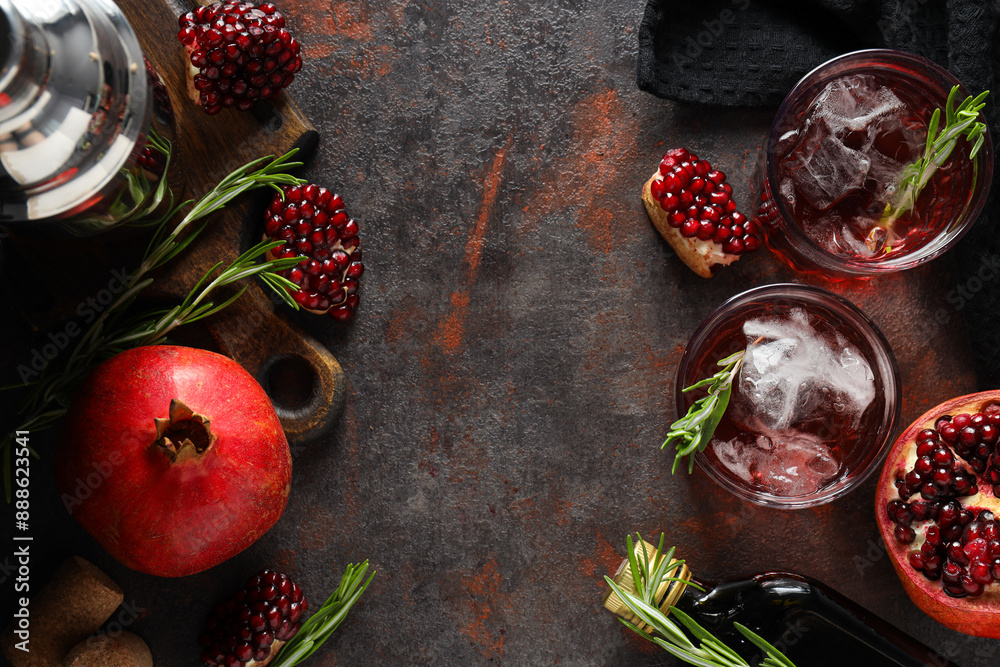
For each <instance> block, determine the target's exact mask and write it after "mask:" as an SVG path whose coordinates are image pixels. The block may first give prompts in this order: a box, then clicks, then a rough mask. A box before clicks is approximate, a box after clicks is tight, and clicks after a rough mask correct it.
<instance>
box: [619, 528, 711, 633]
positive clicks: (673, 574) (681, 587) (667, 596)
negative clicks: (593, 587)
mask: <svg viewBox="0 0 1000 667" xmlns="http://www.w3.org/2000/svg"><path fill="white" fill-rule="evenodd" d="M655 554H656V547H654V546H653V545H652V544H650V543H649V542H646V541H645V540H643V541H641V542H639V543H638V544H636V545H635V547H634V556H635V560H636V564H637V566H638V567H639V569H640V570H643V569H645V566H644V564H645V563H647V562H648V569H647V571H648V572H653V571H655V570H656V569H657V568H658V566H659V565H660V563H661V562H662V559H663V555H659V557H657V558H656V559H655V561H654V555H655ZM667 576H668V577H670V580H668V581H661V582H660V583H659V584H658V585H657V587H656V590H655V591H654V594H653V604H654V605H655V606H656V607H657V608H658V609H659V610H660V611H661V612H663V614H664V615H669V614H670V608H671V607H673V606H675V605H676V604H677V603H678V601H679V600H680V599H681V597H682V596H683V595H684V592H685V591H686V590H687V588H688V582H690V581H691V580H692V575H691V570H690V568H688V566H687V564H686V563H682V562H681V561H679V560H677V559H676V558H671V559H670V564H669V565H668V566H667ZM643 579H645V578H644V577H643ZM612 580H613V581H614V582H615V585H616V586H618V587H619V588H620V589H621V590H622V591H623V592H625V593H628V594H631V595H637V591H636V586H635V577H634V576H633V571H632V564H631V562H630V559H629V558H626V559H625V560H623V561H622V562H621V565H619V566H618V570H617V571H616V572H615V574H614V576H613V577H612ZM646 585H647V582H646V581H645V580H644V581H643V586H646ZM603 603H604V607H605V609H607V610H608V611H611V612H613V613H615V614H618V615H619V616H621V617H622V618H623V619H625V620H626V621H628V622H629V623H631V624H632V625H634V626H636V627H637V628H639V629H640V630H642V631H643V632H646V633H649V632H651V631H652V627H651V626H649V625H648V624H647V623H645V622H644V621H643V620H642V619H641V618H639V617H638V616H637V615H636V614H635V613H634V612H633V611H632V610H631V609H630V608H629V606H628V605H627V604H625V602H624V601H623V600H622V599H621V598H620V597H619V596H618V594H617V593H616V592H615V591H614V590H613V589H612V588H611V587H610V586H608V588H607V590H606V591H605V592H604V599H603Z"/></svg>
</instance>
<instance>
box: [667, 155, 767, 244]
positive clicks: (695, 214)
mask: <svg viewBox="0 0 1000 667" xmlns="http://www.w3.org/2000/svg"><path fill="white" fill-rule="evenodd" d="M725 180H726V175H725V174H724V173H722V172H721V171H718V170H715V169H712V166H711V165H710V164H709V163H708V161H707V160H700V159H698V156H697V155H694V154H693V153H691V152H689V151H688V150H687V149H685V148H674V149H671V150H669V151H667V154H666V155H665V156H664V157H663V160H662V161H661V162H660V178H656V179H654V180H653V182H652V183H651V184H650V192H651V193H652V196H653V198H654V199H656V200H657V201H659V202H660V207H661V208H662V209H663V210H664V211H667V212H668V214H669V215H668V218H667V221H668V224H670V226H671V227H675V228H679V229H680V233H681V235H682V236H684V237H686V238H695V237H697V238H698V239H701V240H702V241H713V242H715V243H718V244H720V245H722V250H723V252H725V253H728V254H731V255H739V254H742V253H744V252H751V251H753V250H756V249H757V248H758V247H760V239H759V238H758V237H757V228H756V224H757V223H752V225H751V221H749V220H747V217H746V216H745V215H743V214H742V213H740V212H738V211H737V210H736V204H735V202H733V201H732V191H733V188H732V186H731V185H729V184H728V183H726V182H725Z"/></svg>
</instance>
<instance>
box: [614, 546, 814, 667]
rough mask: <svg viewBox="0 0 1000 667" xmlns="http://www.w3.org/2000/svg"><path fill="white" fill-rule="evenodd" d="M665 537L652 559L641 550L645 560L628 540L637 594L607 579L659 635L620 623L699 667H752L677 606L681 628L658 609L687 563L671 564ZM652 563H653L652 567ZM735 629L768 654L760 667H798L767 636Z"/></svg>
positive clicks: (741, 627) (737, 625)
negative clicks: (661, 592) (664, 588)
mask: <svg viewBox="0 0 1000 667" xmlns="http://www.w3.org/2000/svg"><path fill="white" fill-rule="evenodd" d="M636 537H637V538H638V540H639V543H640V544H642V537H641V536H640V535H639V534H638V533H637V534H636ZM663 538H664V536H663V535H662V534H661V535H660V545H659V547H657V548H656V550H655V551H654V552H653V557H652V559H650V558H649V557H648V554H646V549H645V548H643V549H641V550H640V551H641V552H642V555H643V557H642V559H637V558H636V557H635V550H634V549H633V543H632V536H631V535H630V536H629V537H628V540H627V542H628V554H629V563H630V565H631V567H632V578H633V581H634V585H635V591H636V592H635V594H633V593H629V592H626V591H624V590H623V589H622V588H621V587H620V586H619V585H618V584H616V583H615V581H614V579H612V578H611V577H608V576H605V577H604V579H605V581H607V582H608V585H609V586H610V587H611V589H612V590H613V591H614V592H615V594H616V595H617V596H618V597H619V598H621V600H622V602H624V603H625V605H626V606H627V607H628V608H629V609H630V610H631V611H632V613H633V614H635V615H636V616H637V617H638V618H639V619H641V620H642V622H643V623H645V624H646V625H648V626H650V627H652V628H653V631H654V633H655V634H649V633H647V632H645V631H643V630H640V629H639V628H638V627H637V626H636V625H635V624H633V623H631V622H630V621H627V620H625V619H624V618H619V619H618V620H619V621H621V622H622V623H623V624H624V625H625V626H627V627H628V628H630V629H631V630H632V631H633V632H635V633H637V634H638V635H640V636H642V637H644V638H645V639H648V640H649V641H651V642H653V643H655V644H657V645H658V646H660V647H661V648H662V649H663V650H665V651H667V652H668V653H670V654H671V655H673V656H675V657H677V658H680V659H681V660H683V661H684V662H687V663H689V664H692V665H698V666H699V667H750V665H749V663H747V662H746V660H744V659H743V658H742V657H741V656H740V655H739V654H738V653H737V652H736V651H734V650H733V649H731V648H730V647H728V646H726V645H725V644H724V643H722V641H721V640H719V639H718V638H717V637H715V636H714V635H713V634H712V633H711V632H709V631H708V630H706V629H705V628H703V627H702V626H701V625H699V624H698V622H697V621H695V620H694V619H693V618H691V617H690V616H689V615H688V614H686V613H684V612H683V611H681V610H680V609H678V608H677V607H670V612H669V613H670V614H672V615H673V616H674V617H675V618H676V619H677V620H678V621H680V625H678V624H677V623H675V622H674V621H672V620H671V619H670V618H668V617H667V615H666V614H664V613H663V612H662V611H660V610H659V609H658V608H657V604H656V602H657V601H656V600H655V599H654V596H655V593H656V591H657V589H659V588H660V585H661V584H662V583H664V582H667V581H677V578H676V577H674V576H672V574H671V573H672V572H673V571H674V570H675V569H676V568H678V567H680V566H681V565H682V564H683V561H674V562H673V563H671V560H672V559H673V555H674V548H673V547H671V548H670V549H669V550H668V551H667V552H666V553H663ZM650 560H652V565H650ZM688 585H689V586H693V585H694V584H692V583H691V582H688ZM681 626H683V628H682V627H681ZM733 627H734V628H736V630H737V631H738V632H739V633H740V634H742V635H743V636H744V637H746V639H747V640H748V641H749V642H751V643H752V644H753V645H754V646H756V647H757V648H759V649H760V650H761V651H763V652H764V654H765V656H766V657H765V658H764V660H763V661H761V663H760V667H795V665H794V664H793V663H792V661H791V660H789V659H788V658H787V657H786V656H785V655H784V654H782V653H781V651H779V650H778V649H776V648H775V647H774V646H772V645H771V644H769V643H768V642H767V641H766V640H765V639H764V638H763V637H761V636H760V635H758V634H756V633H755V632H753V631H752V630H750V628H748V627H746V626H744V625H741V624H740V623H735V622H734V623H733ZM685 629H687V631H688V632H689V633H690V634H691V635H692V636H693V637H694V639H695V640H697V641H698V644H697V645H696V644H695V643H694V642H693V641H692V640H691V639H690V638H689V637H688V635H687V633H685V632H684V630H685Z"/></svg>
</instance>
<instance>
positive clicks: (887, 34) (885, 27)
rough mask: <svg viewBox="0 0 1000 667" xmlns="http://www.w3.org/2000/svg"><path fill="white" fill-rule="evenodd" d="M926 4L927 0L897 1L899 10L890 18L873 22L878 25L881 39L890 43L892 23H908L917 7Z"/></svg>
mask: <svg viewBox="0 0 1000 667" xmlns="http://www.w3.org/2000/svg"><path fill="white" fill-rule="evenodd" d="M925 4H927V0H903V2H900V3H899V5H898V6H899V12H898V13H897V14H896V15H895V16H893V17H891V18H883V19H879V21H878V22H877V23H876V24H875V25H877V26H878V29H879V32H881V33H882V39H884V40H885V41H886V43H891V42H892V38H893V31H892V28H893V26H894V25H909V23H910V19H912V17H913V15H914V14H916V13H917V9H919V8H920V5H925Z"/></svg>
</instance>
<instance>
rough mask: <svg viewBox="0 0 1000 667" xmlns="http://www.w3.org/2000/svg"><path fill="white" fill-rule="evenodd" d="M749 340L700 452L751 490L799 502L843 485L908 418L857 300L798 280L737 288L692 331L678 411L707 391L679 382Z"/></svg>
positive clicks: (739, 490)
mask: <svg viewBox="0 0 1000 667" xmlns="http://www.w3.org/2000/svg"><path fill="white" fill-rule="evenodd" d="M741 351H742V353H743V356H742V359H741V361H740V366H739V368H738V372H737V373H736V374H735V375H734V376H733V380H732V385H731V387H732V388H731V397H730V399H729V404H728V407H726V409H725V412H724V413H723V414H722V418H721V420H720V421H719V423H718V425H717V426H716V428H715V430H714V434H713V435H712V437H711V440H710V441H709V442H708V443H707V446H706V447H705V448H704V450H703V451H701V452H700V453H698V454H697V455H696V458H695V460H696V461H697V463H698V465H699V466H700V467H701V468H702V469H703V470H704V471H705V472H706V473H708V475H709V476H710V477H712V478H713V479H714V480H715V481H716V482H718V483H719V484H721V485H722V486H724V487H725V488H727V489H728V490H729V491H731V492H732V493H734V494H735V495H737V496H739V497H740V498H743V499H745V500H750V501H752V502H755V503H758V504H761V505H768V506H773V507H780V508H789V509H792V508H802V507H811V506H814V505H819V504H822V503H825V502H829V501H831V500H833V499H834V498H837V497H840V496H841V495H843V494H845V493H847V492H848V491H849V490H850V489H851V488H853V487H854V486H856V485H857V484H858V483H860V482H861V481H862V480H863V479H864V478H865V477H867V476H868V475H869V474H870V473H871V472H872V471H873V470H874V469H875V468H876V467H877V465H878V463H879V461H880V460H881V459H882V458H883V456H884V455H885V453H886V452H887V451H888V447H889V446H890V444H891V443H892V436H893V434H894V433H893V432H894V429H895V428H896V424H897V422H898V420H899V413H900V402H901V393H900V384H899V371H898V369H897V366H896V358H895V356H894V355H893V353H892V350H891V349H890V347H889V344H888V342H887V341H886V340H885V337H884V336H883V335H882V333H881V332H880V331H879V330H878V328H877V327H876V326H875V324H874V323H873V322H872V321H871V320H870V319H868V317H867V316H866V315H865V314H864V313H862V312H861V311H860V310H859V309H858V308H857V307H856V306H854V305H853V304H851V303H850V302H849V301H847V300H845V299H843V298H841V297H839V296H837V295H836V294H833V293H832V292H829V291H827V290H824V289H820V288H818V287H811V286H805V285H794V284H778V285H767V286H764V287H757V288H754V289H751V290H748V291H746V292H743V293H742V294H739V295H737V296H735V297H733V298H731V299H729V300H728V301H726V302H725V303H724V304H722V305H721V306H719V307H718V308H717V309H716V310H715V311H713V312H712V313H711V314H710V315H709V316H708V318H707V319H706V320H705V321H704V322H702V324H701V325H700V326H699V327H698V329H697V331H695V333H694V335H693V336H692V337H691V340H690V341H689V342H688V346H687V349H686V350H685V352H684V355H683V357H682V359H681V363H680V366H679V368H678V371H677V384H676V388H677V391H676V399H677V410H678V414H679V415H684V414H685V413H686V412H687V411H688V410H689V408H691V406H692V405H693V404H694V403H695V401H696V400H698V399H699V398H700V397H702V396H704V394H705V392H704V390H694V391H688V392H684V391H681V390H682V389H683V388H684V387H690V386H691V385H693V384H695V383H696V382H698V381H699V380H702V379H703V378H707V377H710V376H712V375H713V374H715V373H716V372H717V371H718V368H719V366H718V362H719V361H720V360H722V359H725V358H726V357H730V356H731V355H733V354H735V353H739V352H741Z"/></svg>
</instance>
